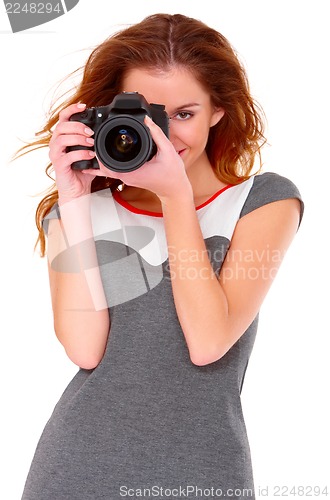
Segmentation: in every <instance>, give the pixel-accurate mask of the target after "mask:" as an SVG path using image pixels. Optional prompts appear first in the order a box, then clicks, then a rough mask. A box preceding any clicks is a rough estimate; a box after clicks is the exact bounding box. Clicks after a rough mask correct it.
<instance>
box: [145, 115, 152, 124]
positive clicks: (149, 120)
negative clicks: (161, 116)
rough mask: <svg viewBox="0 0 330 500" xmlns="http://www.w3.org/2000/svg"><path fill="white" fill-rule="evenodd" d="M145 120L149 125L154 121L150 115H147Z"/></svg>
mask: <svg viewBox="0 0 330 500" xmlns="http://www.w3.org/2000/svg"><path fill="white" fill-rule="evenodd" d="M144 119H145V121H146V122H149V123H150V122H152V119H151V118H150V116H148V115H145V117H144Z"/></svg>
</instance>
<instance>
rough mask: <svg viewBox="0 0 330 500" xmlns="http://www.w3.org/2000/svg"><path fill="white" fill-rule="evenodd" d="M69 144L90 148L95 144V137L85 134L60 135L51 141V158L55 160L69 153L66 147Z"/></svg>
mask: <svg viewBox="0 0 330 500" xmlns="http://www.w3.org/2000/svg"><path fill="white" fill-rule="evenodd" d="M69 146H84V147H89V148H90V147H93V146H94V139H93V138H92V137H86V136H83V135H60V136H59V137H57V139H56V140H54V141H53V142H51V143H50V149H49V157H50V159H51V160H52V159H53V160H54V159H56V158H57V157H59V156H62V155H63V154H65V153H67V150H66V149H67V147H69ZM53 160H52V161H53Z"/></svg>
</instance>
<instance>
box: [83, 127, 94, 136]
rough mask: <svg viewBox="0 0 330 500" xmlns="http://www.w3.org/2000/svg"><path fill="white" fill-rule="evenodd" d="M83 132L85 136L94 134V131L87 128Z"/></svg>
mask: <svg viewBox="0 0 330 500" xmlns="http://www.w3.org/2000/svg"><path fill="white" fill-rule="evenodd" d="M84 132H85V134H87V135H93V134H94V130H92V129H91V128H89V127H86V128H85V129H84Z"/></svg>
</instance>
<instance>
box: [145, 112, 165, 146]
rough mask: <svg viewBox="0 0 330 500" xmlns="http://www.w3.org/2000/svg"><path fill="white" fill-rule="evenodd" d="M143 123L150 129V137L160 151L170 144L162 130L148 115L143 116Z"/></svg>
mask: <svg viewBox="0 0 330 500" xmlns="http://www.w3.org/2000/svg"><path fill="white" fill-rule="evenodd" d="M144 123H145V124H146V125H147V127H148V128H149V129H150V133H151V136H152V138H153V140H154V142H155V143H156V146H157V148H158V149H159V150H160V151H161V150H162V149H164V148H166V147H167V146H168V145H169V144H170V141H169V139H168V138H167V137H166V135H165V134H164V132H163V131H162V129H161V128H160V127H159V126H158V125H157V124H156V123H155V122H154V121H152V119H151V118H150V117H149V116H148V115H145V117H144Z"/></svg>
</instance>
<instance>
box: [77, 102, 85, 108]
mask: <svg viewBox="0 0 330 500" xmlns="http://www.w3.org/2000/svg"><path fill="white" fill-rule="evenodd" d="M77 108H79V109H84V108H86V104H84V103H82V102H80V103H79V104H77Z"/></svg>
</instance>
